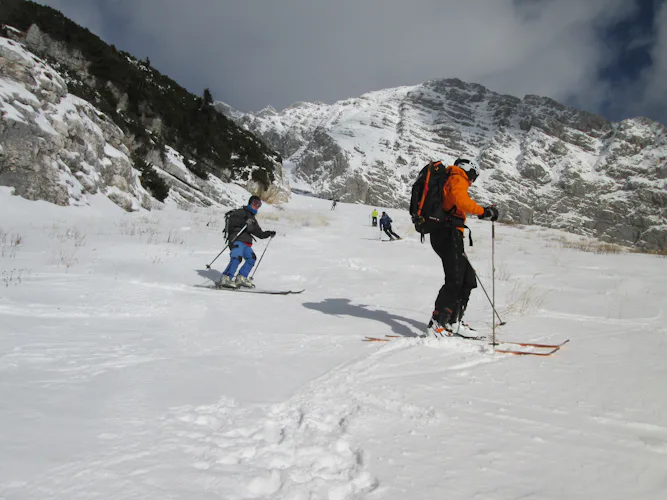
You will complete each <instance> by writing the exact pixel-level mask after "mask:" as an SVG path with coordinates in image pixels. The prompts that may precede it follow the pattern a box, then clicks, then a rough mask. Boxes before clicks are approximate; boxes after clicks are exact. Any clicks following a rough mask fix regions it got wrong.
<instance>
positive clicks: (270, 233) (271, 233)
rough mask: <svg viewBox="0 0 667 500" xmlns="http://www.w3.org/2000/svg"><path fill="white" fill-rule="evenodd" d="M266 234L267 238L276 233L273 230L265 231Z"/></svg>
mask: <svg viewBox="0 0 667 500" xmlns="http://www.w3.org/2000/svg"><path fill="white" fill-rule="evenodd" d="M266 235H267V236H268V237H269V238H273V237H274V236H275V235H276V232H275V231H267V232H266Z"/></svg>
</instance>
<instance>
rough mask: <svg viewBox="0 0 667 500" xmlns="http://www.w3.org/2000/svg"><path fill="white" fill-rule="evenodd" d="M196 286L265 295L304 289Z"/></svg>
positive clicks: (294, 293) (295, 291)
mask: <svg viewBox="0 0 667 500" xmlns="http://www.w3.org/2000/svg"><path fill="white" fill-rule="evenodd" d="M194 286H196V287H197V288H207V289H209V290H216V291H218V290H219V291H222V290H226V291H228V292H238V293H259V294H266V295H296V294H298V293H302V292H304V291H305V288H304V289H302V290H268V289H263V288H225V287H220V288H219V287H217V286H215V285H194Z"/></svg>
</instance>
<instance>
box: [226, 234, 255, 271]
mask: <svg viewBox="0 0 667 500" xmlns="http://www.w3.org/2000/svg"><path fill="white" fill-rule="evenodd" d="M243 259H245V262H244V263H243V267H241V270H240V271H239V274H240V275H241V276H245V277H246V278H247V277H248V275H249V274H250V271H251V270H252V268H253V266H254V265H255V260H257V256H256V255H255V252H253V251H252V247H249V246H247V245H246V244H245V243H241V242H240V241H236V242H234V244H233V245H232V251H231V252H230V254H229V264H228V265H227V268H226V269H225V270H224V272H223V273H222V274H226V275H227V276H229V277H230V278H233V277H234V275H235V274H236V270H237V269H238V267H239V265H240V264H241V261H242V260H243Z"/></svg>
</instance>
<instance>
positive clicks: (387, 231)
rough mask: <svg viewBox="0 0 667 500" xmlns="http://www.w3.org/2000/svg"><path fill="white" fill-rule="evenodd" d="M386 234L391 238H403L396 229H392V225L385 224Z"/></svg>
mask: <svg viewBox="0 0 667 500" xmlns="http://www.w3.org/2000/svg"><path fill="white" fill-rule="evenodd" d="M384 234H386V235H387V236H389V239H390V240H393V239H394V238H398V239H401V237H400V236H399V235H397V234H396V233H395V232H394V231H392V229H391V226H384Z"/></svg>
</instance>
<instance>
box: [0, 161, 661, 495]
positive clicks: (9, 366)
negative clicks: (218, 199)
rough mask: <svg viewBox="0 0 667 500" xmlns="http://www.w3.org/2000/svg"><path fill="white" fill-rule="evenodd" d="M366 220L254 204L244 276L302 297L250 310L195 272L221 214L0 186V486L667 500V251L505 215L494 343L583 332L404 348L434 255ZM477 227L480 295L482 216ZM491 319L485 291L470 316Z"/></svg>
mask: <svg viewBox="0 0 667 500" xmlns="http://www.w3.org/2000/svg"><path fill="white" fill-rule="evenodd" d="M107 154H109V153H108V152H107ZM235 196H237V197H240V195H239V193H236V192H235ZM373 208H375V207H367V206H361V205H349V204H344V203H339V204H338V207H337V209H336V210H335V211H330V202H328V201H325V200H319V199H316V198H310V197H304V196H298V195H295V196H293V198H292V201H291V202H290V203H289V204H287V205H284V206H281V207H271V206H268V205H265V206H264V207H262V209H261V210H260V220H261V224H262V226H263V227H264V229H275V230H277V231H278V235H277V237H276V238H275V239H274V240H273V241H272V242H271V244H270V246H269V247H268V250H267V252H266V254H265V255H264V259H263V260H262V262H261V265H260V266H259V268H258V270H257V274H256V276H255V281H256V282H257V284H258V286H261V287H267V288H291V289H301V288H305V289H306V291H305V292H304V293H303V294H301V295H291V296H263V295H250V294H240V293H235V292H228V291H213V290H206V289H202V288H196V287H193V286H192V285H194V284H205V283H210V279H215V278H217V277H218V275H219V273H218V271H219V270H220V269H222V268H223V267H224V266H225V265H226V263H227V259H228V257H227V253H225V254H224V255H223V256H222V257H220V259H218V260H217V261H216V262H215V263H214V264H213V266H212V267H213V269H215V271H214V270H207V269H206V267H205V265H206V264H207V263H209V262H211V260H212V259H213V258H214V257H215V256H216V255H217V253H218V252H219V251H220V249H221V248H222V245H223V243H222V240H221V235H220V231H221V229H222V215H223V213H224V211H222V210H220V209H217V210H214V209H210V210H208V211H205V210H202V209H200V210H197V211H195V212H187V211H183V210H177V209H175V208H174V207H171V206H167V207H166V208H165V209H164V210H162V211H153V212H150V213H146V212H143V213H125V212H123V211H122V210H121V209H120V208H118V207H117V206H116V205H114V204H113V203H112V202H111V201H109V200H108V199H107V198H105V197H104V196H102V195H93V196H90V206H86V207H58V206H54V205H51V204H48V203H45V202H29V201H26V200H24V199H21V198H19V197H14V196H10V194H9V190H8V189H7V188H0V244H1V245H2V246H1V254H0V272H1V273H2V274H1V275H2V282H0V286H1V287H2V288H1V289H2V294H1V295H0V400H1V401H2V405H0V428H1V429H2V430H3V432H2V433H0V498H6V499H12V500H16V499H20V500H33V499H40V500H42V499H67V500H75V499H86V500H89V499H105V500H107V499H111V498H123V499H129V498H132V499H155V498H161V499H184V500H185V499H187V500H191V499H214V498H220V499H229V500H232V499H250V498H262V499H290V500H297V499H333V500H342V499H382V500H399V499H400V500H404V499H422V498H423V499H433V498H448V499H470V498H484V499H508V498H534V499H541V500H543V499H554V500H555V499H564V498H567V499H582V500H583V499H586V500H588V499H591V498H595V499H603V498H604V499H628V498H633V499H635V498H636V499H639V498H641V499H643V500H652V499H655V500H658V499H663V498H664V494H665V491H666V489H667V482H666V479H665V478H667V423H666V422H665V414H666V413H667V390H666V387H665V385H666V382H665V381H666V380H667V378H666V376H667V364H666V363H665V348H666V345H667V328H666V327H665V326H664V325H665V311H664V310H665V301H664V297H665V294H666V293H667V279H666V278H665V276H667V272H666V271H667V260H666V259H664V258H660V257H655V256H649V255H638V254H625V253H623V254H606V253H602V254H595V253H591V252H582V251H581V250H578V249H575V248H570V247H571V246H582V247H585V246H586V245H590V247H589V248H595V242H591V241H590V240H585V239H582V238H579V237H576V236H573V235H568V234H566V233H561V232H558V231H554V230H547V229H541V228H537V227H530V228H525V227H521V226H507V225H500V224H497V225H496V239H495V251H496V256H495V258H496V260H495V262H496V273H495V277H496V280H495V296H496V300H497V305H498V310H499V313H500V315H501V317H502V318H503V319H504V320H506V321H507V323H508V324H507V325H506V326H504V327H501V328H500V329H499V333H498V336H499V338H501V339H504V340H532V341H542V342H558V341H562V340H565V339H567V338H570V339H571V341H570V343H569V344H567V345H566V346H564V347H563V349H561V351H559V352H558V353H557V354H555V355H554V356H552V357H547V358H540V357H530V356H526V357H518V356H508V355H502V354H497V353H496V354H494V353H493V351H492V348H491V346H489V345H487V344H486V343H483V342H472V341H459V340H453V339H441V340H437V339H426V340H422V339H417V338H415V335H416V333H417V332H418V331H420V329H421V328H423V327H424V323H425V322H426V321H427V319H428V317H429V315H430V312H431V310H432V305H433V304H432V303H433V299H434V297H435V295H436V293H437V290H438V288H439V287H440V285H441V283H442V269H441V265H440V262H439V260H438V259H437V257H436V256H435V254H434V253H433V251H432V250H431V248H430V245H429V244H428V243H426V244H424V245H422V244H420V243H419V241H418V238H417V236H416V235H415V234H414V232H413V231H411V230H410V225H409V218H408V215H407V214H406V213H404V212H400V211H396V210H390V211H389V213H390V215H391V216H392V218H393V219H394V229H395V230H396V232H398V233H399V234H400V235H402V236H406V238H405V239H404V240H403V241H400V242H395V243H391V244H389V245H385V244H384V243H381V242H380V240H379V236H380V233H379V231H378V229H377V228H371V227H370V226H369V216H370V212H371V211H372V209H373ZM377 208H378V209H380V210H382V207H377ZM470 226H471V227H472V229H473V232H474V239H475V245H474V246H473V247H471V248H468V247H466V249H467V252H468V255H469V257H470V259H471V261H472V262H473V265H474V266H475V267H476V269H477V271H478V272H479V275H480V277H481V279H482V283H483V284H484V286H485V287H486V288H487V290H488V291H489V293H491V292H492V287H491V285H492V282H491V271H490V259H491V239H490V235H491V225H490V223H489V222H486V221H477V220H476V219H475V220H471V221H470ZM267 241H268V240H264V241H260V242H258V243H257V244H256V245H255V251H256V253H257V254H258V256H259V255H261V253H262V252H263V250H264V249H265V248H266V244H267ZM491 316H492V313H491V310H490V307H489V304H488V302H487V300H486V298H485V296H484V294H483V292H482V291H481V289H477V290H475V291H474V292H473V295H472V298H471V303H470V306H469V313H468V316H467V319H468V321H469V322H470V323H471V324H472V325H473V326H477V327H479V329H480V330H481V331H482V332H484V333H486V332H488V331H489V330H490V321H491ZM365 335H372V336H376V337H384V336H385V335H398V336H400V337H401V338H398V339H396V340H393V341H391V342H388V343H364V342H362V341H361V340H362V339H363V338H364V336H365Z"/></svg>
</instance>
